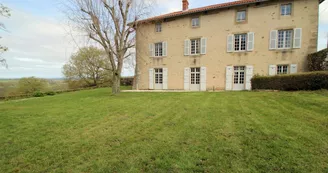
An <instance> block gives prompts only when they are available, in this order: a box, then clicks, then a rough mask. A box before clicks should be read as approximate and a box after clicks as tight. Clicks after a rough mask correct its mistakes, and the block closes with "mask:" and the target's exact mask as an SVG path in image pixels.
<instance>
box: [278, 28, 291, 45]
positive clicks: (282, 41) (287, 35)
mask: <svg viewBox="0 0 328 173" xmlns="http://www.w3.org/2000/svg"><path fill="white" fill-rule="evenodd" d="M292 37H293V30H279V31H278V48H279V49H290V48H292V40H293V38H292Z"/></svg>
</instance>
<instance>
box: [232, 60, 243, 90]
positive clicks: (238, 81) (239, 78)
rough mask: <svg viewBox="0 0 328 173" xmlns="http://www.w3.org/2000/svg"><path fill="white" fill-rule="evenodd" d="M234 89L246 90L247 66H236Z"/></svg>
mask: <svg viewBox="0 0 328 173" xmlns="http://www.w3.org/2000/svg"><path fill="white" fill-rule="evenodd" d="M233 90H245V66H235V67H234V76H233Z"/></svg>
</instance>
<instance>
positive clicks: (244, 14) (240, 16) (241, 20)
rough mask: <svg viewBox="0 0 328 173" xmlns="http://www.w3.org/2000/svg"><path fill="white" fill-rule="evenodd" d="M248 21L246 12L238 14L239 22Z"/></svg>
mask: <svg viewBox="0 0 328 173" xmlns="http://www.w3.org/2000/svg"><path fill="white" fill-rule="evenodd" d="M243 21H246V10H243V11H238V12H237V22H243Z"/></svg>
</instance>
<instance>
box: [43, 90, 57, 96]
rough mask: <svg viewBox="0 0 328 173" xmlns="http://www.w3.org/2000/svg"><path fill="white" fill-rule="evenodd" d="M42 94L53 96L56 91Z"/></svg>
mask: <svg viewBox="0 0 328 173" xmlns="http://www.w3.org/2000/svg"><path fill="white" fill-rule="evenodd" d="M44 94H45V95H47V96H54V95H56V93H55V92H54V91H47V92H45V93H44Z"/></svg>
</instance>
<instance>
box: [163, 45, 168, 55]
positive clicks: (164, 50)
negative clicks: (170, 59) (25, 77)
mask: <svg viewBox="0 0 328 173" xmlns="http://www.w3.org/2000/svg"><path fill="white" fill-rule="evenodd" d="M162 47H163V56H167V42H162Z"/></svg>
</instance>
